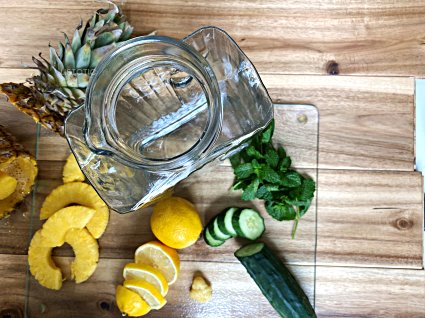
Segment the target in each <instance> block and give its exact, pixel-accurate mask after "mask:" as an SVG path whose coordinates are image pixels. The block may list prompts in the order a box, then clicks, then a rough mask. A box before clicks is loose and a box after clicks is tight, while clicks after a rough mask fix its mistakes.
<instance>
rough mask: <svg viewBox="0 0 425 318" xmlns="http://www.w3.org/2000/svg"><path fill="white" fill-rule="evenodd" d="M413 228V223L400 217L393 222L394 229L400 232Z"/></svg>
mask: <svg viewBox="0 0 425 318" xmlns="http://www.w3.org/2000/svg"><path fill="white" fill-rule="evenodd" d="M412 226H413V221H411V220H409V219H407V218H405V217H402V218H398V219H397V220H395V227H396V228H397V229H399V230H400V231H405V230H409V229H410V228H412Z"/></svg>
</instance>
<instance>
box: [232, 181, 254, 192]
mask: <svg viewBox="0 0 425 318" xmlns="http://www.w3.org/2000/svg"><path fill="white" fill-rule="evenodd" d="M249 184H250V180H249V179H244V180H240V181H236V182H235V183H234V184H233V186H232V189H233V190H239V189H245V188H246V187H247V186H248V185H249Z"/></svg>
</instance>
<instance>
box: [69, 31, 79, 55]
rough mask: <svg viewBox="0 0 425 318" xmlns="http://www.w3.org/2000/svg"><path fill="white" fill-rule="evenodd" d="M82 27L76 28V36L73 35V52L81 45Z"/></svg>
mask: <svg viewBox="0 0 425 318" xmlns="http://www.w3.org/2000/svg"><path fill="white" fill-rule="evenodd" d="M79 30H80V29H79V28H77V29H75V32H74V36H73V37H72V44H71V47H72V52H74V53H76V52H77V51H78V49H79V48H80V47H81V37H80V31H79Z"/></svg>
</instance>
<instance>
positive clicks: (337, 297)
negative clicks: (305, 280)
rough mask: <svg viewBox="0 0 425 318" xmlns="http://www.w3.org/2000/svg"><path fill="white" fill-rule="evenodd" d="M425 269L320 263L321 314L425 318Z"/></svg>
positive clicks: (318, 305) (318, 309)
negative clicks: (327, 264)
mask: <svg viewBox="0 0 425 318" xmlns="http://www.w3.org/2000/svg"><path fill="white" fill-rule="evenodd" d="M424 299H425V271H424V270H403V269H376V268H350V267H326V266H319V267H317V282H316V312H317V314H318V316H319V317H364V318H366V317H373V318H423V317H424V316H425V303H424Z"/></svg>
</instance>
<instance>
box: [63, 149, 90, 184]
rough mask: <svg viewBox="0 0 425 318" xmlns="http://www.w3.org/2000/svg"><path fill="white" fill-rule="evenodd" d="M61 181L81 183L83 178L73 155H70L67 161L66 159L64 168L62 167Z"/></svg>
mask: <svg viewBox="0 0 425 318" xmlns="http://www.w3.org/2000/svg"><path fill="white" fill-rule="evenodd" d="M62 175H63V176H62V180H63V183H69V182H74V181H81V182H83V181H84V179H85V177H84V174H83V173H82V172H81V169H80V167H79V166H78V163H77V160H76V159H75V157H74V155H73V154H70V155H69V157H68V159H66V163H65V166H64V167H63V172H62Z"/></svg>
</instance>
